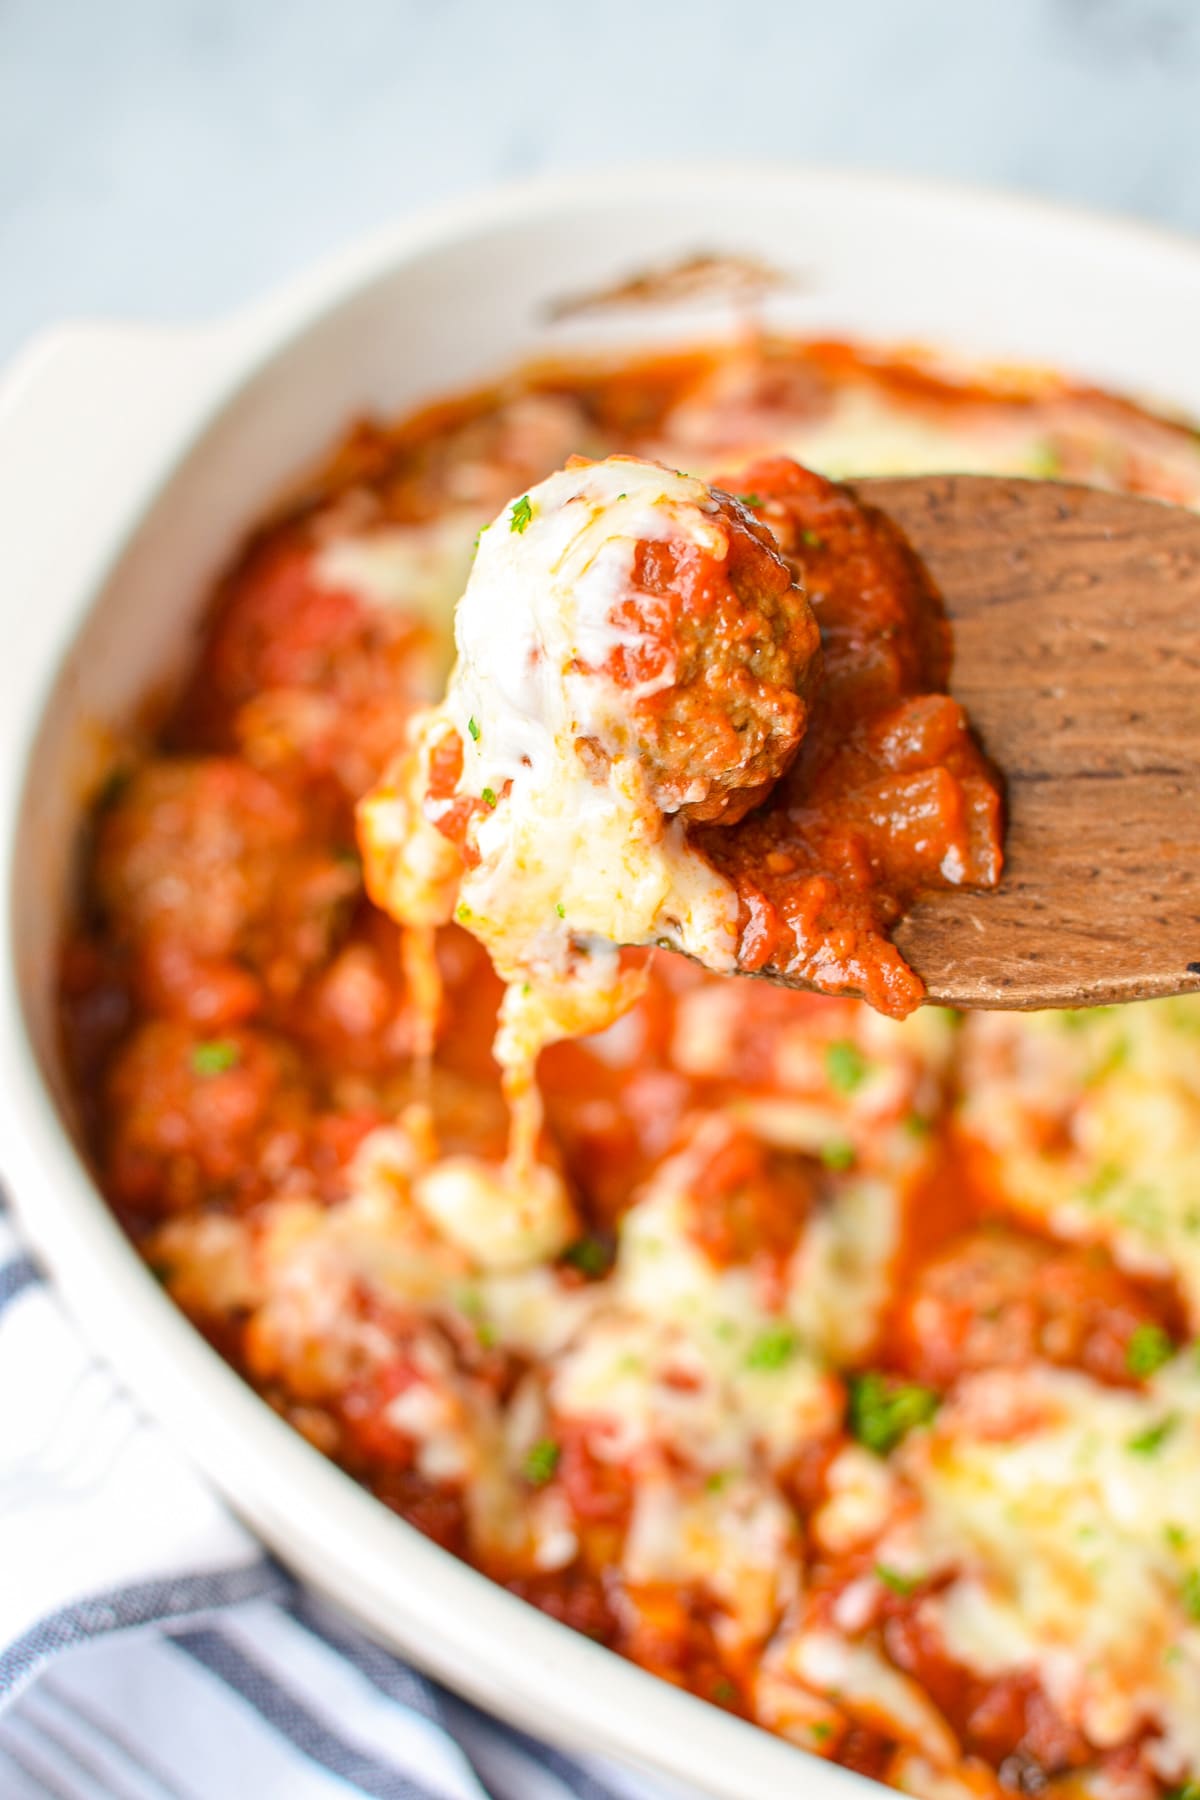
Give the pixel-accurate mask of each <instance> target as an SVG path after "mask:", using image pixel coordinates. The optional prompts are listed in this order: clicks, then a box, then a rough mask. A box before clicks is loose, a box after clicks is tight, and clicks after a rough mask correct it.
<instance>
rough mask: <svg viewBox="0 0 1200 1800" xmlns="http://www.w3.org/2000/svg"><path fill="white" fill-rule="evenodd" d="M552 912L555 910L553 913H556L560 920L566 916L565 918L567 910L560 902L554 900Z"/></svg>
mask: <svg viewBox="0 0 1200 1800" xmlns="http://www.w3.org/2000/svg"><path fill="white" fill-rule="evenodd" d="M554 910H555V912H556V913H557V914H558V916H559V918H560V919H565V918H566V916H567V909H566V907H565V906H564V905H563V903H562V901H561V900H556V901H555V902H554Z"/></svg>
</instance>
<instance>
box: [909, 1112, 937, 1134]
mask: <svg viewBox="0 0 1200 1800" xmlns="http://www.w3.org/2000/svg"><path fill="white" fill-rule="evenodd" d="M904 1129H905V1131H906V1132H907V1133H908V1135H909V1137H910V1138H927V1137H928V1136H929V1135H930V1133H931V1132H932V1130H933V1120H932V1119H927V1118H926V1117H925V1114H924V1113H919V1112H910V1113H906V1114H905V1115H904Z"/></svg>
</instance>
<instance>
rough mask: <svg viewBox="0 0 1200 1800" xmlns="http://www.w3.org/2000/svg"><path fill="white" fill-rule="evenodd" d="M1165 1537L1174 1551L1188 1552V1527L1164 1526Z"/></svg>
mask: <svg viewBox="0 0 1200 1800" xmlns="http://www.w3.org/2000/svg"><path fill="white" fill-rule="evenodd" d="M1163 1536H1164V1537H1165V1538H1166V1540H1167V1543H1168V1544H1169V1545H1170V1547H1171V1549H1172V1550H1186V1549H1187V1545H1188V1531H1187V1526H1186V1525H1164V1526H1163Z"/></svg>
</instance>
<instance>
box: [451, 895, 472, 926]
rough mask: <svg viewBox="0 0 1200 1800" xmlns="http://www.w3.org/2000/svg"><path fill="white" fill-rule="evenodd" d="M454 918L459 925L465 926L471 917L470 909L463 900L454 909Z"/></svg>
mask: <svg viewBox="0 0 1200 1800" xmlns="http://www.w3.org/2000/svg"><path fill="white" fill-rule="evenodd" d="M454 916H455V918H456V919H457V920H458V922H459V924H460V925H465V924H466V923H467V921H468V919H469V918H470V917H471V909H470V907H469V906H468V905H467V903H466V901H465V900H460V901H459V903H458V905H457V906H456V907H455V909H454Z"/></svg>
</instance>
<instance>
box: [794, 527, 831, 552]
mask: <svg viewBox="0 0 1200 1800" xmlns="http://www.w3.org/2000/svg"><path fill="white" fill-rule="evenodd" d="M800 541H801V542H802V543H804V544H807V545H808V547H809V549H810V550H820V549H822V548H823V546H824V543H825V539H824V538H823V537H822V536H821V534H820V532H819V531H813V530H812V528H811V526H809V527H806V528H805V529H804V530H803V531H802V532H801V533H800Z"/></svg>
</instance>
